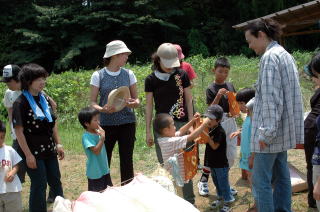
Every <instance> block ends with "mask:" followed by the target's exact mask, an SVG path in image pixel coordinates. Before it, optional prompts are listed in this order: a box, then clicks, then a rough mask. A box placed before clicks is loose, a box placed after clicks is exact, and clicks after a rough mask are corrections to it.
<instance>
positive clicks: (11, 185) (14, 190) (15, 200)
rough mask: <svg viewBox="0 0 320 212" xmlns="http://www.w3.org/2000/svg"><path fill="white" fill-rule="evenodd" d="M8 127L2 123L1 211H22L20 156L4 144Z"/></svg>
mask: <svg viewBox="0 0 320 212" xmlns="http://www.w3.org/2000/svg"><path fill="white" fill-rule="evenodd" d="M5 136H6V126H5V124H4V123H2V122H0V161H1V163H0V202H1V205H0V207H1V208H0V211H17V212H19V211H22V200H21V189H22V187H21V182H20V180H19V177H17V176H16V174H17V172H18V169H19V167H18V163H19V162H20V161H21V160H22V159H21V157H20V156H19V154H18V153H17V152H16V151H15V150H14V149H13V148H12V147H11V146H7V145H5V144H4V139H5Z"/></svg>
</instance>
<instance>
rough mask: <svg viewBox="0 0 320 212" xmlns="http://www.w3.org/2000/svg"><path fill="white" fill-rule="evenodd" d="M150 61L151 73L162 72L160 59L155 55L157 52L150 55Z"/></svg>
mask: <svg viewBox="0 0 320 212" xmlns="http://www.w3.org/2000/svg"><path fill="white" fill-rule="evenodd" d="M151 60H152V63H153V64H152V66H151V69H152V70H153V71H155V70H158V71H163V70H162V69H161V65H160V57H159V56H158V55H157V52H155V53H153V54H152V55H151Z"/></svg>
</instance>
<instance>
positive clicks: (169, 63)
mask: <svg viewBox="0 0 320 212" xmlns="http://www.w3.org/2000/svg"><path fill="white" fill-rule="evenodd" d="M152 60H153V67H152V69H153V72H152V73H151V74H150V75H149V76H147V78H146V79H145V92H146V117H145V118H146V142H147V145H148V146H152V145H153V143H155V147H156V153H157V157H158V161H159V163H160V164H163V162H164V161H163V159H162V155H161V150H160V147H159V144H158V142H157V138H158V137H159V135H158V134H157V133H156V132H155V131H154V132H153V134H154V137H152V134H151V121H152V114H153V112H152V110H153V103H154V105H155V110H156V114H159V113H168V114H170V115H171V116H172V118H173V120H174V124H175V126H176V129H177V130H178V129H180V128H181V127H182V126H183V125H184V124H186V123H187V122H188V120H192V118H193V107H192V94H191V89H190V85H191V84H190V80H189V78H188V75H187V73H186V72H185V71H183V70H181V69H179V68H178V67H180V62H179V58H178V52H177V49H176V47H175V46H174V45H173V44H171V43H163V44H161V45H160V46H159V48H158V50H157V52H156V53H155V54H153V55H152ZM183 195H184V198H185V199H186V200H187V201H189V202H191V203H192V204H194V193H193V187H192V181H191V180H190V181H189V183H188V184H185V185H184V187H183Z"/></svg>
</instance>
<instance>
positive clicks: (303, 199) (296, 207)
mask: <svg viewBox="0 0 320 212" xmlns="http://www.w3.org/2000/svg"><path fill="white" fill-rule="evenodd" d="M288 154H289V161H290V162H291V163H292V164H294V165H295V166H296V167H297V168H298V169H299V170H301V171H302V172H304V173H305V172H306V170H305V158H304V152H303V150H291V151H289V153H288ZM201 156H202V155H200V157H201ZM117 160H118V159H117V155H116V154H114V159H113V160H112V164H113V165H112V168H111V173H112V179H113V183H114V184H118V183H119V181H120V180H119V169H118V164H119V162H118V161H117ZM153 160H154V159H153ZM85 161H86V157H85V155H67V156H66V158H65V160H63V161H61V162H60V170H61V174H62V183H63V188H64V194H65V198H68V199H70V200H76V199H77V198H78V197H79V196H80V194H81V193H82V192H83V191H85V190H87V179H86V176H85ZM150 166H152V165H150V164H148V160H145V161H141V160H139V161H138V162H135V171H136V172H142V173H143V170H144V169H145V168H146V167H150ZM200 176H201V172H200V171H199V172H198V174H197V175H196V176H195V178H194V180H193V181H194V193H195V195H196V206H197V208H198V209H199V210H200V211H213V210H210V207H209V206H210V203H211V202H212V201H214V200H215V199H216V196H215V188H214V186H213V182H212V179H211V178H210V181H209V190H210V194H209V196H207V197H202V196H199V194H198V187H197V183H198V181H199V178H200ZM229 178H230V184H231V185H232V186H233V187H234V188H235V189H237V190H238V195H237V198H236V202H235V203H234V204H233V206H232V208H233V210H232V211H234V212H245V211H246V210H247V209H248V208H249V207H251V206H252V204H253V198H252V195H251V191H250V188H249V186H248V183H247V181H245V180H242V179H241V170H240V169H239V168H237V165H235V166H234V167H232V168H231V170H230V177H229ZM29 187H30V182H29V179H28V178H27V182H26V183H24V185H23V192H22V195H23V205H24V208H25V211H28V210H27V208H28V198H29ZM48 209H49V210H51V209H52V205H48ZM292 209H293V211H294V212H306V211H309V212H313V211H316V210H312V209H308V205H307V193H306V192H300V193H295V194H293V195H292Z"/></svg>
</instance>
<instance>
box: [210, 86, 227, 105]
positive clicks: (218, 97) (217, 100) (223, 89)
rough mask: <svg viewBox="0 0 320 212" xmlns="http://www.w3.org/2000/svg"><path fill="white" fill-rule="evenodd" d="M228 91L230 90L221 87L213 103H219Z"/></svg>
mask: <svg viewBox="0 0 320 212" xmlns="http://www.w3.org/2000/svg"><path fill="white" fill-rule="evenodd" d="M227 92H228V90H227V89H225V88H221V89H219V91H218V93H217V95H216V97H215V98H214V100H213V101H212V103H211V105H217V104H219V102H220V99H221V97H222V96H223V95H225V94H226V93H227Z"/></svg>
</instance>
